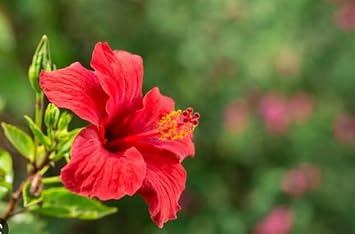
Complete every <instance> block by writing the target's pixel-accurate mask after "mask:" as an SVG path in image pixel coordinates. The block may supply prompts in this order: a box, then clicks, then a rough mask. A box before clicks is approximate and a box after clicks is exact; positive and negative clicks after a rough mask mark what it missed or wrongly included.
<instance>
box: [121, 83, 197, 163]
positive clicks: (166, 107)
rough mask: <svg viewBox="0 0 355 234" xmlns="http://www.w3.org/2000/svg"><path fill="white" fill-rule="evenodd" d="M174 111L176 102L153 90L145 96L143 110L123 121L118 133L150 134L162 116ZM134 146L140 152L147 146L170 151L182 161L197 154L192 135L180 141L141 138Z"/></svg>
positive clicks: (153, 137) (157, 89) (157, 90)
mask: <svg viewBox="0 0 355 234" xmlns="http://www.w3.org/2000/svg"><path fill="white" fill-rule="evenodd" d="M174 109H175V103H174V100H173V99H171V98H169V97H167V96H164V95H162V94H161V93H160V91H159V88H153V89H151V90H150V91H149V92H148V93H147V94H146V95H145V96H144V99H143V107H142V109H140V110H138V111H136V112H134V113H133V114H132V115H130V116H128V117H127V118H126V119H125V120H124V121H123V122H124V125H123V128H122V127H121V126H120V128H119V129H118V128H117V129H116V131H121V132H125V134H126V135H135V134H138V133H144V132H149V131H151V130H154V129H156V127H157V124H158V122H159V120H160V119H161V117H162V116H164V115H166V114H168V113H169V112H171V111H174ZM133 145H135V146H136V147H137V148H138V150H140V148H141V147H145V146H146V145H151V146H154V147H156V148H158V149H162V150H168V151H170V152H172V153H174V154H175V155H176V156H177V157H178V158H179V159H180V160H183V159H184V158H185V157H186V156H193V155H194V154H195V146H194V143H193V140H192V135H189V136H186V137H185V138H183V139H180V140H162V139H159V137H158V136H149V137H145V138H140V139H139V141H137V142H134V143H133Z"/></svg>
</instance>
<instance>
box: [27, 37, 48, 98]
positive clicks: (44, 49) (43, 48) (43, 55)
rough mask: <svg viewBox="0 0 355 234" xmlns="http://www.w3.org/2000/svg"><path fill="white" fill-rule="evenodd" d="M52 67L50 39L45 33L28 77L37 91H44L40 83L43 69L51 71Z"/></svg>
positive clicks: (34, 56)
mask: <svg viewBox="0 0 355 234" xmlns="http://www.w3.org/2000/svg"><path fill="white" fill-rule="evenodd" d="M52 67H53V66H52V61H51V57H50V51H49V41H48V38H47V36H46V35H44V36H43V37H42V39H41V41H40V42H39V43H38V46H37V49H36V51H35V54H34V55H33V58H32V64H31V65H30V67H29V69H28V79H29V81H30V84H31V86H32V88H33V90H34V91H35V92H37V93H40V92H42V91H41V88H40V87H39V84H38V80H39V74H40V72H41V70H42V69H45V70H46V71H51V70H52Z"/></svg>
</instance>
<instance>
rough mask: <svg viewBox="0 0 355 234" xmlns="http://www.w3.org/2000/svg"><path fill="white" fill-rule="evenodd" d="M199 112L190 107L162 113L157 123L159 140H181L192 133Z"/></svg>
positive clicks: (198, 117) (197, 120)
mask: <svg viewBox="0 0 355 234" xmlns="http://www.w3.org/2000/svg"><path fill="white" fill-rule="evenodd" d="M199 119H200V114H199V113H198V112H194V111H193V109H192V108H191V107H189V108H187V109H186V110H184V111H182V110H176V111H172V112H170V113H168V114H166V115H164V116H163V117H162V118H161V119H160V121H159V122H158V124H157V133H158V136H159V139H160V140H181V139H183V138H185V137H186V136H187V135H189V134H191V133H193V131H194V130H195V128H196V127H197V125H198V124H199Z"/></svg>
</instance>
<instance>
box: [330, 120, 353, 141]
mask: <svg viewBox="0 0 355 234" xmlns="http://www.w3.org/2000/svg"><path fill="white" fill-rule="evenodd" d="M334 134H335V137H336V139H337V140H338V141H339V142H341V143H343V144H351V143H355V117H354V116H351V115H349V114H341V115H339V116H338V117H337V118H336V120H335V123H334Z"/></svg>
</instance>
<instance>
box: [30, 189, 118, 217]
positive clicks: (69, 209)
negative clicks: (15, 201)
mask: <svg viewBox="0 0 355 234" xmlns="http://www.w3.org/2000/svg"><path fill="white" fill-rule="evenodd" d="M31 210H32V211H34V212H37V213H40V214H44V215H48V216H53V217H59V218H77V219H99V218H102V217H104V216H106V215H110V214H113V213H115V212H117V208H115V207H107V206H105V205H103V204H102V203H101V202H99V201H97V200H94V199H90V198H87V197H82V196H78V195H75V194H73V193H71V192H69V191H68V190H66V189H65V188H62V187H59V188H49V189H46V190H44V191H43V192H42V201H41V203H40V204H39V205H38V206H36V207H31Z"/></svg>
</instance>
